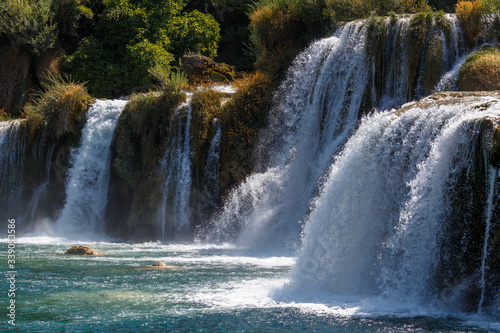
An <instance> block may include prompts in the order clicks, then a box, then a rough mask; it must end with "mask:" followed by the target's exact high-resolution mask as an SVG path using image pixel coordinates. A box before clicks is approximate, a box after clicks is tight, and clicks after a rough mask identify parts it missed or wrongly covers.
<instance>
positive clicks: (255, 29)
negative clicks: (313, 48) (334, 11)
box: [250, 0, 330, 75]
mask: <svg viewBox="0 0 500 333" xmlns="http://www.w3.org/2000/svg"><path fill="white" fill-rule="evenodd" d="M326 9H327V6H326V2H325V1H315V0H306V1H298V0H261V1H258V2H257V3H256V4H255V5H254V7H253V10H252V12H251V14H250V31H251V36H250V40H251V43H252V47H253V51H254V54H255V56H256V59H257V62H256V65H257V68H259V69H261V70H265V71H267V72H270V73H271V74H273V75H274V74H282V73H283V72H284V70H285V69H286V68H287V67H288V65H289V64H290V63H291V61H292V60H293V58H294V57H295V56H296V55H297V53H298V52H300V51H301V50H302V49H303V48H304V47H306V46H307V45H308V44H309V43H310V42H311V40H313V39H314V38H317V37H319V36H321V35H323V34H324V33H325V31H326V30H327V29H328V28H329V27H330V25H329V18H328V16H327V15H325V11H326Z"/></svg>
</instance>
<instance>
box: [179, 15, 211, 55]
mask: <svg viewBox="0 0 500 333" xmlns="http://www.w3.org/2000/svg"><path fill="white" fill-rule="evenodd" d="M173 29H174V33H173V36H172V44H173V45H174V51H173V53H174V54H175V55H176V57H177V58H179V57H181V56H183V55H184V54H186V53H191V52H196V53H198V54H202V55H205V56H208V57H211V58H215V57H216V56H217V48H218V43H219V40H220V27H219V23H217V21H216V20H215V19H214V18H213V16H212V15H210V14H203V13H200V12H199V11H197V10H193V11H192V12H189V13H185V14H184V15H183V16H182V17H181V18H179V19H177V20H174V27H173Z"/></svg>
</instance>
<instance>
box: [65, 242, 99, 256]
mask: <svg viewBox="0 0 500 333" xmlns="http://www.w3.org/2000/svg"><path fill="white" fill-rule="evenodd" d="M64 254H76V255H85V256H100V255H102V253H101V252H99V251H97V250H94V249H93V248H91V247H88V246H85V245H75V246H72V247H71V248H69V249H67V250H66V252H64Z"/></svg>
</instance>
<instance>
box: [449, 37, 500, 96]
mask: <svg viewBox="0 0 500 333" xmlns="http://www.w3.org/2000/svg"><path fill="white" fill-rule="evenodd" d="M458 85H459V88H460V90H465V91H481V90H490V91H491V90H499V89H500V51H498V49H495V48H491V47H487V48H484V49H482V50H480V51H477V52H474V53H472V54H471V55H469V56H468V57H467V59H466V60H465V62H464V64H463V65H462V67H461V68H460V70H459V73H458Z"/></svg>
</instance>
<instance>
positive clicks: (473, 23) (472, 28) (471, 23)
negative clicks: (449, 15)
mask: <svg viewBox="0 0 500 333" xmlns="http://www.w3.org/2000/svg"><path fill="white" fill-rule="evenodd" d="M483 11H484V6H483V3H482V1H481V0H472V1H467V0H460V1H458V3H457V4H456V5H455V13H456V14H457V17H458V21H459V22H460V26H461V27H462V29H463V30H464V32H465V36H466V37H467V39H468V40H469V42H471V43H472V44H474V43H475V42H476V39H477V38H478V37H479V36H480V35H481V33H482V31H483V30H482V28H481V21H482V15H483Z"/></svg>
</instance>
